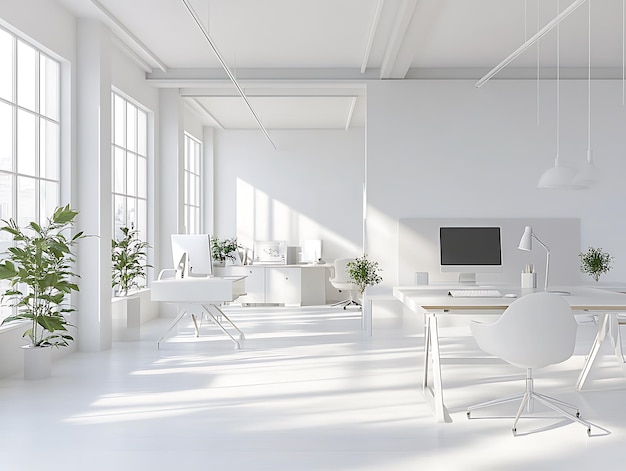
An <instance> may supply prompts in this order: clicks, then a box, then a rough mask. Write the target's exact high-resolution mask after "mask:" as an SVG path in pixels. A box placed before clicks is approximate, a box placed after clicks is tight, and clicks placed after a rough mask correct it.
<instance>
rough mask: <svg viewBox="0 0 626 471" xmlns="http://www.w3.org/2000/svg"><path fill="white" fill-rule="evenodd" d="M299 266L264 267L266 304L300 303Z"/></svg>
mask: <svg viewBox="0 0 626 471" xmlns="http://www.w3.org/2000/svg"><path fill="white" fill-rule="evenodd" d="M301 271H302V270H301V269H300V268H287V267H280V268H279V267H268V268H266V269H265V302H266V303H268V304H285V305H300V304H302V296H301V293H302V284H301V282H300V280H301V278H302V277H301V276H300V273H301Z"/></svg>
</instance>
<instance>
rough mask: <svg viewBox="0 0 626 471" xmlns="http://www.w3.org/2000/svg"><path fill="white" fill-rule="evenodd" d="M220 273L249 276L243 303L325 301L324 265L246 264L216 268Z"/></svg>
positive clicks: (326, 272)
mask: <svg viewBox="0 0 626 471" xmlns="http://www.w3.org/2000/svg"><path fill="white" fill-rule="evenodd" d="M216 275H218V276H233V275H245V276H246V293H247V294H246V295H245V296H240V297H239V298H238V299H237V301H236V302H240V303H242V304H284V305H286V306H290V305H291V306H317V305H323V304H326V279H327V278H328V276H329V272H328V267H326V266H323V265H281V266H276V265H246V266H229V267H223V268H221V267H220V268H219V269H218V270H216Z"/></svg>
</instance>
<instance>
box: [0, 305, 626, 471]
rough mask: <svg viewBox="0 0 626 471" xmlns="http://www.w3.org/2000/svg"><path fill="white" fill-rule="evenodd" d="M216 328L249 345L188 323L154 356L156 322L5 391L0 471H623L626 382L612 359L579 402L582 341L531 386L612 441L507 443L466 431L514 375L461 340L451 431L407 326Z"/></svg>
mask: <svg viewBox="0 0 626 471" xmlns="http://www.w3.org/2000/svg"><path fill="white" fill-rule="evenodd" d="M227 312H228V313H229V315H231V316H232V318H233V320H235V321H236V322H237V323H238V325H239V326H240V327H241V328H242V329H243V330H244V331H245V332H246V337H247V339H246V341H245V342H244V346H243V348H242V349H241V350H235V349H234V348H233V344H232V343H231V342H230V341H229V340H226V339H225V338H224V337H223V335H221V334H220V333H219V332H217V331H216V330H215V329H214V327H209V326H205V327H206V328H207V330H204V333H205V334H207V335H203V336H202V337H201V338H199V339H195V338H193V336H192V330H191V325H190V323H189V322H187V323H185V324H184V325H183V326H182V327H181V328H180V329H178V330H177V332H176V333H175V334H174V336H173V337H172V338H171V339H170V341H169V342H167V343H165V344H162V345H161V349H160V350H157V346H156V340H157V339H158V337H159V336H160V334H161V333H163V332H164V331H165V330H166V328H167V326H168V323H169V322H170V321H171V320H170V319H162V320H158V321H154V322H150V323H149V324H147V325H144V326H142V340H141V341H136V342H119V343H115V344H114V346H113V349H112V350H110V351H106V352H101V353H76V354H71V355H67V356H65V357H64V358H62V359H61V360H59V361H57V362H56V363H55V364H54V367H53V376H52V377H51V378H49V379H45V380H38V381H24V380H22V379H21V378H20V377H12V378H5V379H1V380H0V469H1V470H6V471H31V470H33V471H34V470H38V471H39V470H44V469H45V470H51V471H56V470H81V471H82V470H89V471H100V470H107V471H109V470H116V471H125V470H153V471H160V470H176V469H181V470H182V469H194V470H213V469H216V470H246V471H248V470H251V471H256V470H272V471H280V470H358V471H370V470H372V471H374V470H376V471H380V470H385V471H387V470H391V471H404V470H463V471H468V470H480V471H485V470H509V471H513V470H527V469H532V470H551V471H552V470H567V469H569V470H578V469H580V470H583V469H584V470H591V469H602V470H622V469H625V468H626V447H625V443H626V401H625V392H626V372H625V371H624V369H623V368H622V366H621V365H619V364H618V363H617V361H616V360H615V356H613V355H612V352H611V350H610V348H608V345H607V348H605V349H604V350H603V352H602V356H601V358H600V360H599V362H598V363H599V364H598V368H596V369H595V370H594V371H593V373H592V377H591V381H590V383H589V386H588V388H587V389H586V390H585V391H583V392H577V391H575V389H574V382H575V380H576V378H577V374H578V371H579V369H580V367H581V366H582V363H583V356H584V352H585V350H586V349H587V348H588V347H589V343H590V342H591V340H592V338H593V333H594V332H593V329H594V327H593V325H585V326H581V328H580V329H579V345H578V348H577V352H576V354H575V355H574V356H573V357H572V358H571V359H570V360H568V361H567V362H565V363H562V364H561V365H558V366H554V367H550V368H546V369H544V370H541V371H538V372H537V380H536V387H537V389H538V390H540V391H541V392H544V393H546V394H549V395H554V396H557V397H559V398H561V399H563V400H566V401H568V402H573V403H576V404H578V405H579V406H580V409H581V414H582V416H583V417H584V418H586V419H588V420H590V421H592V422H593V423H596V424H598V425H601V426H602V427H604V428H606V429H607V430H608V431H609V432H608V433H604V432H602V431H601V430H600V429H597V430H594V433H595V436H592V437H588V436H587V433H586V430H585V428H584V427H582V426H580V425H578V424H575V423H570V422H568V421H567V420H562V419H560V418H557V417H554V416H553V417H552V418H548V419H541V420H537V419H527V420H524V421H522V422H521V424H520V426H519V427H518V429H519V431H520V433H521V435H520V436H517V437H513V436H512V433H511V420H510V419H508V418H494V419H489V420H483V419H473V420H468V419H467V418H466V416H465V408H466V407H467V406H468V405H471V404H473V403H476V402H481V401H484V400H488V399H491V398H493V397H495V396H498V395H506V394H511V393H514V392H517V391H520V390H521V389H522V388H523V387H524V384H523V375H524V372H523V371H520V370H517V369H515V368H514V367H512V366H509V365H506V364H504V363H502V362H500V361H496V360H495V359H484V358H483V359H480V358H478V357H480V356H481V353H480V352H479V351H478V350H477V349H476V347H475V344H474V343H473V340H472V339H471V337H469V336H468V335H467V331H466V329H465V328H463V327H461V328H459V327H448V328H447V329H445V330H447V331H448V333H449V334H450V336H448V337H446V338H445V339H444V345H443V350H444V353H446V354H452V353H455V354H460V356H461V357H463V358H461V359H460V360H456V361H450V362H448V363H446V364H445V365H444V367H443V375H444V381H445V384H446V387H447V389H446V401H447V403H448V406H449V408H450V413H451V416H452V419H453V423H451V424H437V423H435V422H434V420H433V418H432V415H431V413H430V411H429V409H428V408H427V407H426V405H425V403H424V400H423V398H422V396H421V394H420V393H419V392H418V384H419V381H420V378H421V376H420V375H421V372H422V358H423V356H422V352H421V347H422V345H423V338H422V335H421V328H420V325H419V323H418V322H416V321H415V320H414V319H407V318H404V319H382V320H380V319H376V320H375V324H374V328H375V331H374V336H373V337H371V338H366V337H364V336H363V335H362V334H361V331H360V330H359V327H360V325H359V318H358V313H357V312H355V311H348V312H346V311H343V310H337V309H331V308H328V307H320V308H298V309H289V308H268V307H266V308H245V309H236V308H229V310H227ZM457 334H461V335H457ZM513 409H515V406H510V407H509V409H502V410H500V411H494V412H493V413H495V414H500V415H504V414H508V413H513V412H514V410H513ZM537 412H541V411H540V410H539V408H537ZM486 413H491V412H486ZM548 415H549V414H548Z"/></svg>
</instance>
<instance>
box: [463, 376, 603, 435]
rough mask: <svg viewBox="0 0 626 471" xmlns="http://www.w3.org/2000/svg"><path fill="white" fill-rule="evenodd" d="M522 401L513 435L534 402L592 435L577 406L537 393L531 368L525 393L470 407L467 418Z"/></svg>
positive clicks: (589, 424)
mask: <svg viewBox="0 0 626 471" xmlns="http://www.w3.org/2000/svg"><path fill="white" fill-rule="evenodd" d="M520 399H521V401H522V402H521V403H520V406H519V409H518V410H517V414H516V415H515V420H514V421H513V428H512V430H513V435H517V423H518V422H519V419H520V418H521V416H522V413H523V412H524V409H525V408H526V409H528V410H529V411H530V410H531V409H532V402H533V401H534V400H536V401H537V402H539V403H541V404H543V405H544V406H546V407H548V408H550V409H552V410H553V411H555V412H557V413H558V414H560V415H562V416H564V417H567V418H568V419H570V420H571V421H572V422H578V423H579V424H581V425H584V426H585V427H587V435H591V423H589V422H587V421H586V420H583V419H581V418H580V412H579V411H578V408H577V407H576V406H574V405H572V404H569V403H567V402H563V401H561V400H559V399H555V398H553V397H550V396H546V395H544V394H540V393H538V392H535V390H534V386H533V377H532V369H531V368H529V369H528V370H527V375H526V391H524V392H523V393H519V394H514V395H512V396H507V397H504V398H500V399H494V400H492V401H487V402H483V403H480V404H476V405H474V406H471V407H468V408H467V418H468V419H471V415H472V411H473V410H476V409H482V408H484V407H489V406H494V405H497V404H504V403H508V402H514V401H519V400H520ZM567 409H569V410H572V411H573V413H570V412H568V410H567Z"/></svg>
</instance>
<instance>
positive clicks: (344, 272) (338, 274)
mask: <svg viewBox="0 0 626 471" xmlns="http://www.w3.org/2000/svg"><path fill="white" fill-rule="evenodd" d="M353 261H354V259H353V258H340V259H337V260H335V263H334V270H333V273H332V275H331V277H330V278H329V281H330V284H331V285H333V286H334V287H335V288H337V289H338V290H339V292H342V291H345V292H347V293H348V296H349V298H348V299H344V300H343V301H339V302H338V303H335V304H332V306H343V308H344V309H346V308H347V307H348V306H359V307H361V303H360V302H358V301H357V300H356V299H355V298H354V296H355V294H356V293H357V291H358V290H359V287H358V286H357V285H356V284H355V283H354V282H353V281H352V279H351V278H350V274H349V272H348V263H349V262H353Z"/></svg>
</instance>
